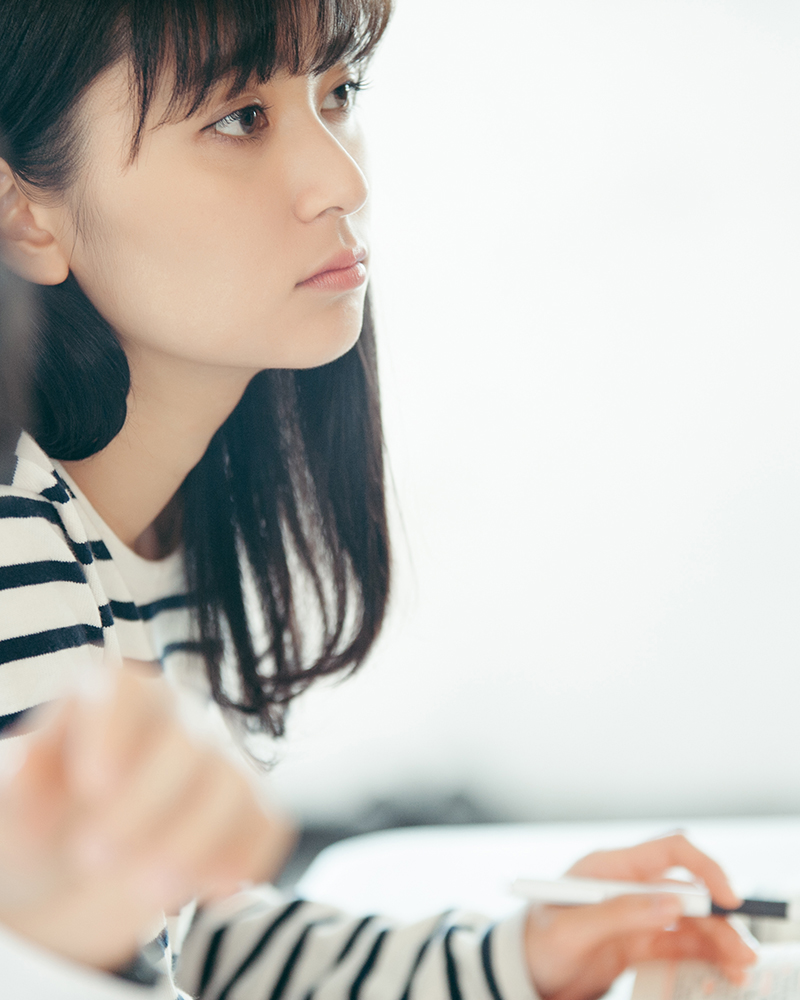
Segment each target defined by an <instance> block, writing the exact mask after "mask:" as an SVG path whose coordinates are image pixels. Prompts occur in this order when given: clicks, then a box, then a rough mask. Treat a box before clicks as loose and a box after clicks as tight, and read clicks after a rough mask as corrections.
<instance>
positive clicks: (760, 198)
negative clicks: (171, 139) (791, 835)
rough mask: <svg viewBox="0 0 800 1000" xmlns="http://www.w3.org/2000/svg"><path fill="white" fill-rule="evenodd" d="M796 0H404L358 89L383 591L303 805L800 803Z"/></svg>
mask: <svg viewBox="0 0 800 1000" xmlns="http://www.w3.org/2000/svg"><path fill="white" fill-rule="evenodd" d="M799 40H800V4H798V3H796V2H795V0H717V2H715V0H492V2H491V3H489V2H487V0H483V2H480V3H479V2H476V0H398V9H397V12H396V15H395V19H394V22H393V24H392V26H391V27H390V29H389V32H388V34H387V37H386V39H385V43H384V46H383V48H382V49H381V51H380V53H379V55H378V57H377V58H376V61H375V63H374V65H373V67H372V69H371V71H370V78H371V80H372V84H373V87H372V89H371V90H370V91H369V92H367V93H366V94H365V95H363V102H362V107H363V115H364V120H365V123H366V126H367V128H368V131H369V135H370V145H371V164H370V173H371V179H372V187H373V196H374V197H373V205H374V208H373V212H374V259H375V269H374V280H373V291H374V294H375V299H376V305H377V313H378V318H379V324H380V326H379V334H380V342H381V362H382V377H383V388H384V399H385V411H386V430H387V443H388V451H389V457H390V462H391V468H392V473H393V476H394V480H395V485H396V494H397V507H398V508H399V511H400V514H401V516H402V524H400V521H399V518H398V517H397V516H396V517H395V521H396V528H397V530H396V554H397V564H398V565H397V587H396V594H395V603H394V606H393V611H392V615H391V617H390V620H389V623H388V626H387V628H386V632H385V635H384V637H383V639H382V640H381V642H380V644H379V646H378V648H377V649H376V651H375V653H374V655H373V657H372V658H371V660H370V661H369V662H368V663H367V665H366V666H365V667H364V669H363V671H362V673H360V674H359V675H358V676H356V677H355V678H353V679H350V680H348V681H346V682H345V683H344V684H342V685H339V686H335V687H332V688H330V689H327V690H321V691H318V692H312V693H311V694H310V695H308V696H306V697H305V698H304V699H303V700H302V703H301V704H298V706H297V709H296V711H295V712H294V714H293V716H292V717H291V719H290V724H289V738H288V740H287V742H286V743H285V745H284V747H283V749H282V750H281V751H280V752H281V755H282V756H283V758H284V759H283V762H282V763H281V765H280V766H279V767H278V768H277V769H276V771H275V773H274V776H273V779H272V780H273V785H274V787H275V790H276V794H278V795H279V796H280V797H281V798H282V799H283V800H284V801H285V802H287V803H288V804H290V805H291V806H292V807H293V808H294V809H295V810H296V812H297V813H298V815H299V816H300V818H302V819H306V820H313V821H323V822H324V821H331V820H334V821H335V820H337V819H339V820H341V819H342V818H346V816H347V815H348V814H349V813H351V812H352V811H353V810H357V809H358V808H359V805H360V804H361V803H363V802H365V801H367V800H369V799H370V798H376V797H384V798H385V797H391V796H397V797H403V796H409V795H414V794H417V793H420V794H426V793H427V794H429V795H438V794H447V793H449V792H452V791H458V790H465V791H467V792H469V793H471V794H472V795H474V796H475V797H476V798H477V799H479V800H482V801H484V802H486V803H487V804H488V805H489V806H491V807H493V808H495V809H496V810H498V812H499V813H502V814H504V815H507V816H511V817H517V818H523V819H538V818H569V817H590V816H594V817H602V816H659V815H669V814H673V815H676V814H682V815H692V814H694V815H703V814H708V815H711V814H720V813H751V812H756V813H757V812H789V811H795V810H800V753H799V752H798V744H799V743H800V740H799V739H798V737H799V736H800V392H798V386H800V324H799V323H798V319H800V316H799V315H798V313H800V309H799V303H798V295H797V286H798V273H800V272H799V271H798V266H799V265H800V169H799V168H800V58H798V56H799V55H800V46H799V45H798V41H799Z"/></svg>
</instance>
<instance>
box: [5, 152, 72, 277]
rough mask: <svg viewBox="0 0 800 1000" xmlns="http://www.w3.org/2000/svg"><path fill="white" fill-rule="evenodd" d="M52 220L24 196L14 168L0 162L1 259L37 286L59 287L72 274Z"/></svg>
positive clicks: (49, 215)
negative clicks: (51, 227)
mask: <svg viewBox="0 0 800 1000" xmlns="http://www.w3.org/2000/svg"><path fill="white" fill-rule="evenodd" d="M52 220H53V215H52V212H50V211H49V210H48V209H46V208H45V207H44V206H42V205H37V204H34V203H33V202H31V201H30V200H29V199H28V198H27V197H26V196H25V194H24V193H23V191H22V189H21V188H20V186H19V184H18V183H17V179H16V177H15V176H14V172H13V171H12V169H11V167H9V165H8V163H6V161H5V160H3V159H0V257H2V259H3V260H4V261H5V263H6V264H7V265H8V266H9V267H10V268H11V270H12V271H15V272H16V273H17V274H18V275H20V277H22V278H25V280H26V281H32V282H34V283H35V284H38V285H59V284H61V282H62V281H64V280H65V279H66V277H67V275H68V274H69V260H68V258H67V256H66V255H65V254H64V252H63V250H62V247H61V245H60V243H59V241H58V240H57V239H56V238H55V236H54V235H53V233H52V232H51V231H50V228H48V225H49V224H50V222H51V221H52Z"/></svg>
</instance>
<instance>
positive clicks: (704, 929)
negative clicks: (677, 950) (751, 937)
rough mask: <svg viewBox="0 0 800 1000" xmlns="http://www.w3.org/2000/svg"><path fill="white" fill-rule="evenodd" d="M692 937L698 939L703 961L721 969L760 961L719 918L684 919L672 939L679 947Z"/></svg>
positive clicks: (742, 940)
mask: <svg viewBox="0 0 800 1000" xmlns="http://www.w3.org/2000/svg"><path fill="white" fill-rule="evenodd" d="M690 936H694V937H695V938H696V939H697V941H698V947H700V948H702V950H703V957H704V958H707V959H708V960H709V961H711V962H714V963H715V964H716V965H719V966H722V967H730V966H735V967H744V966H747V965H752V964H753V962H755V961H756V958H757V957H758V956H757V955H756V953H755V951H753V949H752V948H751V947H750V946H749V945H748V944H747V943H746V942H745V941H744V939H743V938H742V936H741V935H740V934H739V933H738V931H737V930H736V929H735V928H734V927H732V926H731V925H730V924H729V923H728V921H727V920H725V919H723V918H720V917H700V918H696V919H688V918H684V919H682V920H681V921H680V924H679V925H678V927H677V929H676V932H675V933H674V934H672V935H671V937H673V938H674V939H676V941H677V942H678V946H680V944H681V941H684V940H688V939H689V937H690Z"/></svg>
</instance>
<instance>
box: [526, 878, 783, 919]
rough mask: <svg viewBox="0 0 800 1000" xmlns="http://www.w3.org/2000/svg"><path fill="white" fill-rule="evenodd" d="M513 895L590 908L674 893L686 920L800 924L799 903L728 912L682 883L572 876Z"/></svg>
mask: <svg viewBox="0 0 800 1000" xmlns="http://www.w3.org/2000/svg"><path fill="white" fill-rule="evenodd" d="M511 891H512V892H513V893H514V895H515V896H522V897H523V898H524V899H527V900H530V901H531V902H535V903H553V904H554V905H556V906H588V905H590V904H591V903H602V902H603V901H604V900H606V899H613V898H614V897H615V896H629V895H633V894H635V895H641V894H643V893H647V894H648V895H655V894H658V893H671V894H672V895H675V896H678V897H679V898H680V900H681V904H682V907H683V915H684V916H686V917H707V916H709V915H711V914H718V915H720V916H726V915H727V914H730V913H741V914H745V915H747V916H751V917H777V918H778V919H781V920H800V905H798V900H790V901H788V902H787V901H781V900H775V899H745V900H744V901H743V902H742V905H741V906H739V907H737V908H736V909H733V910H727V909H725V908H724V907H722V906H717V904H716V903H713V902H712V901H711V896H710V895H709V894H708V892H707V890H705V889H703V888H702V887H701V886H698V885H692V884H691V883H689V882H687V883H685V884H683V885H682V884H681V883H679V882H614V881H612V880H610V879H602V878H570V877H569V876H567V877H565V878H558V879H534V878H518V879H517V880H516V881H515V882H514V883H513V884H512V886H511Z"/></svg>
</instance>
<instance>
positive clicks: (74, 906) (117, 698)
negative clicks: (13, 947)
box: [0, 670, 292, 969]
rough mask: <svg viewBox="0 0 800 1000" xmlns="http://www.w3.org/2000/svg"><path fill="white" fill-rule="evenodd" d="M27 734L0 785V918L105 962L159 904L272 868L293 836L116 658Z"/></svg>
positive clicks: (149, 925) (38, 938) (120, 958)
mask: <svg viewBox="0 0 800 1000" xmlns="http://www.w3.org/2000/svg"><path fill="white" fill-rule="evenodd" d="M28 738H29V739H32V744H31V746H30V749H29V751H28V753H27V756H26V759H25V762H24V764H23V766H22V767H21V769H20V770H19V771H18V773H17V774H16V775H15V776H14V777H13V778H12V779H11V780H10V781H8V780H7V781H6V782H5V783H4V786H3V787H2V788H0V922H2V923H4V924H6V925H7V926H8V927H10V928H11V929H13V930H15V931H17V932H18V933H20V934H22V935H24V936H26V937H28V938H30V939H31V940H33V941H34V942H36V943H38V944H40V945H42V946H44V947H46V948H48V949H50V950H52V951H55V952H57V953H58V954H61V955H63V956H64V957H67V958H70V959H72V960H75V961H79V962H82V963H84V964H87V965H91V966H95V967H97V968H106V969H107V968H113V967H117V966H119V965H121V964H123V963H124V962H125V961H127V960H128V959H129V958H130V957H131V956H132V955H133V954H134V953H135V952H136V950H137V949H138V948H139V946H140V945H141V944H142V943H144V940H146V939H147V938H148V937H150V936H152V935H153V934H154V933H156V932H157V930H158V928H159V925H160V922H161V918H162V915H163V912H164V911H166V912H168V913H169V912H175V911H176V910H177V909H178V908H179V907H180V906H181V905H182V904H183V903H185V902H187V901H188V900H189V899H191V898H192V897H194V896H200V897H202V898H209V897H215V896H220V895H225V894H228V893H230V892H233V891H236V889H238V888H239V886H240V885H241V883H242V882H243V881H263V880H266V879H268V878H270V877H271V876H272V875H274V873H275V872H276V870H277V869H278V868H279V866H280V864H281V862H282V861H283V859H284V857H285V855H286V853H287V851H288V848H289V847H290V845H291V840H292V834H291V833H290V828H289V826H288V824H287V823H285V822H284V821H283V820H280V819H278V818H277V817H275V816H272V815H269V814H268V812H267V811H266V810H265V808H264V806H263V805H262V804H261V803H260V802H259V796H258V795H257V793H256V791H255V789H254V786H253V783H252V781H251V780H250V778H249V776H248V775H247V774H246V773H245V772H244V770H243V769H240V768H238V767H236V766H235V765H234V764H233V763H231V762H230V761H229V760H228V759H227V757H226V756H225V755H224V754H223V753H222V752H221V751H220V750H218V749H216V748H215V747H214V746H212V745H211V744H210V743H203V742H201V741H199V740H198V739H196V738H194V737H193V736H191V735H190V734H189V732H188V731H187V729H186V728H185V726H184V725H183V723H182V722H181V721H180V719H179V716H178V711H177V707H176V703H175V698H174V696H173V694H172V692H171V691H170V689H169V687H168V685H167V684H166V682H165V681H163V680H162V679H151V678H147V677H144V676H142V675H141V674H136V673H134V672H132V671H129V670H120V671H117V672H116V675H115V677H114V679H113V689H112V690H111V691H110V692H109V693H108V696H107V697H105V698H103V699H102V700H100V701H97V702H89V701H86V700H83V699H73V700H71V701H69V702H67V703H66V704H63V705H62V706H61V707H60V708H59V709H58V710H57V711H56V712H55V713H54V714H53V715H52V716H51V718H49V719H48V720H47V721H46V723H45V725H44V726H43V728H42V729H41V730H40V731H38V732H37V733H36V734H35V736H33V737H28Z"/></svg>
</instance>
